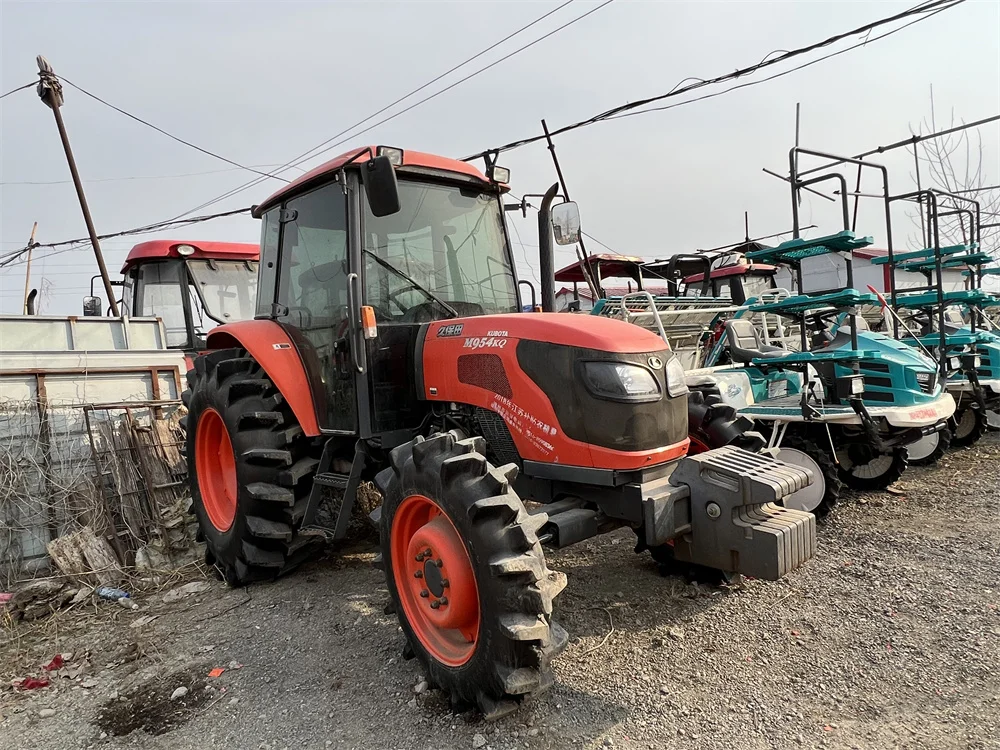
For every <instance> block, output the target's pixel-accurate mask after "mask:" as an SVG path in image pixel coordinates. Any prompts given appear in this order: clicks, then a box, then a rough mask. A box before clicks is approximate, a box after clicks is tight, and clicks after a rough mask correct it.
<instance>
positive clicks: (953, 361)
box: [948, 357, 962, 370]
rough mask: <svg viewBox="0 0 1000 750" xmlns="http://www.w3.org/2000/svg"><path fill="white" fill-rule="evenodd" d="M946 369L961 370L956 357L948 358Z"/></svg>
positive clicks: (960, 364)
mask: <svg viewBox="0 0 1000 750" xmlns="http://www.w3.org/2000/svg"><path fill="white" fill-rule="evenodd" d="M948 369H949V370H961V369H962V363H961V362H960V361H959V359H958V357H948Z"/></svg>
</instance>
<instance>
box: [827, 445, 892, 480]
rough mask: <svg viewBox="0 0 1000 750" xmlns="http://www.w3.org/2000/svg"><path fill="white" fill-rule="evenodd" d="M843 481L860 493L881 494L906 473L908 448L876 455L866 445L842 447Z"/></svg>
mask: <svg viewBox="0 0 1000 750" xmlns="http://www.w3.org/2000/svg"><path fill="white" fill-rule="evenodd" d="M837 461H839V462H840V467H839V469H838V472H839V474H840V479H841V481H842V482H843V483H844V484H846V485H847V486H848V487H850V488H851V489H852V490H857V491H858V492H881V491H882V490H884V489H885V488H886V487H888V486H889V485H890V484H892V483H893V482H895V481H897V480H898V479H899V478H900V477H901V476H902V475H903V472H904V471H906V465H907V463H908V462H907V457H906V448H904V447H902V446H896V447H895V448H890V449H889V452H888V453H876V452H875V451H873V450H872V449H871V448H870V447H869V446H868V445H867V444H866V443H855V444H853V445H852V444H848V445H846V446H843V447H842V448H840V449H839V450H838V451H837Z"/></svg>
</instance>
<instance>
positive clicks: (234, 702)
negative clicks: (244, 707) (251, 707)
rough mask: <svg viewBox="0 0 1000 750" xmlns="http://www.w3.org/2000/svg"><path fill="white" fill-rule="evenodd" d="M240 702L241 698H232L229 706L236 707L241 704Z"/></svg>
mask: <svg viewBox="0 0 1000 750" xmlns="http://www.w3.org/2000/svg"><path fill="white" fill-rule="evenodd" d="M239 702H240V699H239V698H230V699H229V705H230V706H235V705H236V704H237V703H239Z"/></svg>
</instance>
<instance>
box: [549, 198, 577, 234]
mask: <svg viewBox="0 0 1000 750" xmlns="http://www.w3.org/2000/svg"><path fill="white" fill-rule="evenodd" d="M550 215H551V217H552V235H553V236H554V237H555V239H556V244H557V245H575V244H576V243H577V242H579V241H580V207H579V206H577V205H576V203H574V202H573V201H566V202H565V203H560V204H558V205H555V206H553V207H552V210H551V212H550Z"/></svg>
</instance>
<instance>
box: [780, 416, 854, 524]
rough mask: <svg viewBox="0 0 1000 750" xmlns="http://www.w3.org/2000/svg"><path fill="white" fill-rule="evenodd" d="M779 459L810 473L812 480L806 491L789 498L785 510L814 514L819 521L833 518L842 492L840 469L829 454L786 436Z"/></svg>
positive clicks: (805, 442) (806, 441) (805, 441)
mask: <svg viewBox="0 0 1000 750" xmlns="http://www.w3.org/2000/svg"><path fill="white" fill-rule="evenodd" d="M777 459H778V460H779V461H784V462H785V463H787V464H791V465H792V466H798V467H800V468H802V469H808V470H809V472H810V473H811V474H812V478H813V479H812V482H811V483H810V484H809V485H808V486H807V487H803V488H802V489H801V490H799V491H798V492H795V493H793V494H792V495H790V496H789V497H786V498H785V499H784V501H783V503H782V504H783V505H784V506H785V507H786V508H792V509H794V510H804V511H807V512H809V513H812V514H813V515H814V516H816V518H825V517H826V516H828V515H830V511H832V510H833V508H834V506H836V505H837V500H838V499H839V498H840V488H841V482H840V477H838V476H837V467H836V466H835V465H834V463H833V459H832V458H831V457H830V454H829V453H828V452H827V451H825V450H823V449H822V448H820V447H819V446H818V445H817V444H816V443H814V442H813V441H812V440H809V439H807V438H804V437H802V436H800V435H787V434H786V435H785V437H784V439H783V440H782V441H781V447H780V448H779V449H778V455H777Z"/></svg>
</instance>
